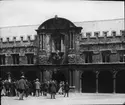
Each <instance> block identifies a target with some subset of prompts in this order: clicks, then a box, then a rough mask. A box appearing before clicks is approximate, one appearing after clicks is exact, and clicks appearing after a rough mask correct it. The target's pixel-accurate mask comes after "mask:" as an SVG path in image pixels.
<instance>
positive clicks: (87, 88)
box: [81, 71, 96, 93]
mask: <svg viewBox="0 0 125 105" xmlns="http://www.w3.org/2000/svg"><path fill="white" fill-rule="evenodd" d="M81 79H82V81H81V82H82V83H81V87H82V92H87V93H94V92H96V74H95V73H94V72H93V71H85V72H84V73H83V74H82V75H81Z"/></svg>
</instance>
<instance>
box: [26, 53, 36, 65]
mask: <svg viewBox="0 0 125 105" xmlns="http://www.w3.org/2000/svg"><path fill="white" fill-rule="evenodd" d="M26 57H27V63H28V64H34V61H33V59H34V54H26Z"/></svg>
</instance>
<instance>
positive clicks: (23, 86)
mask: <svg viewBox="0 0 125 105" xmlns="http://www.w3.org/2000/svg"><path fill="white" fill-rule="evenodd" d="M24 78H25V77H24V76H21V79H20V80H19V81H18V88H19V100H23V96H24V91H25V89H26V87H27V84H26V81H25V79H24Z"/></svg>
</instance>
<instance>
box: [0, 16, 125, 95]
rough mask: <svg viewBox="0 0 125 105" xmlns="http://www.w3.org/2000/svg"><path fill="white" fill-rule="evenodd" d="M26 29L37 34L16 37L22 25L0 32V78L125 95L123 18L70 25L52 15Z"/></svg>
mask: <svg viewBox="0 0 125 105" xmlns="http://www.w3.org/2000/svg"><path fill="white" fill-rule="evenodd" d="M22 27H23V26H22ZM29 27H30V28H29ZM23 28H24V27H23ZM14 29H15V30H14ZM28 29H29V30H31V29H34V34H35V35H28V33H26V34H27V38H24V37H23V35H18V34H20V33H21V32H22V31H21V27H20V28H18V29H17V27H11V28H1V29H0V35H1V37H0V38H1V39H0V68H1V77H2V78H15V79H19V77H20V76H21V75H25V76H26V77H27V79H29V80H34V79H36V78H39V79H40V81H41V82H42V81H44V80H50V79H54V80H57V82H60V81H68V82H69V84H70V86H71V87H75V91H78V92H96V93H98V92H99V93H125V82H124V81H123V80H125V28H124V19H114V20H103V21H91V22H76V23H73V22H71V21H69V20H67V19H65V18H60V17H55V18H51V19H49V20H47V21H45V22H43V23H42V24H41V25H36V26H28V28H25V31H24V30H23V31H24V32H29V30H28ZM17 32H18V33H17ZM31 32H32V30H31ZM35 32H36V33H35ZM11 34H12V35H11ZM14 34H16V36H14ZM5 36H6V40H5V38H4V37H5ZM19 36H20V38H19Z"/></svg>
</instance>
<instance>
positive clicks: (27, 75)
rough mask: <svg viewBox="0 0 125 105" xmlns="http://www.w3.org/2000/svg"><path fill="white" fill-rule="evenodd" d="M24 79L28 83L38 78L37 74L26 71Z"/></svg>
mask: <svg viewBox="0 0 125 105" xmlns="http://www.w3.org/2000/svg"><path fill="white" fill-rule="evenodd" d="M25 77H26V78H27V79H28V80H30V81H33V80H36V78H39V76H38V73H37V72H36V71H27V72H26V73H25Z"/></svg>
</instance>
